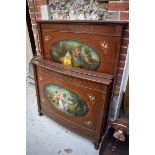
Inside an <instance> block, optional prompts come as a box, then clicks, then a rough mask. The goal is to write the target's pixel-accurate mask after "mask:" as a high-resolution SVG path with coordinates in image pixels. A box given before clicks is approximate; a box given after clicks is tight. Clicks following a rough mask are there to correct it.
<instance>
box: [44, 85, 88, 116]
mask: <svg viewBox="0 0 155 155" xmlns="http://www.w3.org/2000/svg"><path fill="white" fill-rule="evenodd" d="M44 95H45V97H46V98H47V100H48V101H49V102H50V103H51V104H52V105H53V106H54V107H55V108H56V109H58V110H60V111H62V112H64V113H66V114H70V115H74V116H83V115H85V114H86V113H87V112H88V107H87V105H86V103H85V102H84V101H83V100H82V99H81V98H80V97H79V96H78V95H77V94H75V93H74V92H72V91H70V90H68V89H65V88H63V87H61V86H58V85H55V84H47V85H45V86H44Z"/></svg>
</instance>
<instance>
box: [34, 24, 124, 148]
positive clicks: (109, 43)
mask: <svg viewBox="0 0 155 155" xmlns="http://www.w3.org/2000/svg"><path fill="white" fill-rule="evenodd" d="M37 23H38V25H37V28H38V31H39V41H40V49H41V51H40V56H37V57H35V58H34V59H33V66H34V74H35V83H36V91H37V99H38V110H39V114H40V115H42V114H45V115H47V116H49V117H50V118H52V119H53V120H55V121H57V122H58V123H60V124H61V125H63V126H64V127H66V128H69V129H71V130H73V131H75V132H76V133H79V134H81V135H83V136H85V137H88V138H90V139H91V140H92V141H93V143H94V144H95V148H98V146H99V143H100V141H101V138H102V135H103V133H104V132H105V126H106V120H107V119H106V116H107V114H108V107H109V104H108V103H109V100H110V97H111V90H112V86H113V79H114V76H115V74H116V71H117V63H118V56H119V49H120V44H121V35H122V31H123V26H124V23H123V22H97V21H92V22H90V21H37Z"/></svg>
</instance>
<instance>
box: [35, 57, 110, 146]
mask: <svg viewBox="0 0 155 155" xmlns="http://www.w3.org/2000/svg"><path fill="white" fill-rule="evenodd" d="M33 64H34V71H35V78H36V90H37V97H38V107H39V113H40V114H41V113H43V114H46V115H48V116H49V117H51V118H52V119H54V120H56V121H57V122H59V123H60V124H62V125H63V126H65V127H67V128H69V129H71V130H73V131H75V132H77V133H80V134H81V135H83V136H85V137H88V138H90V139H92V141H93V142H94V144H95V145H96V147H98V145H99V142H100V140H101V139H100V138H101V135H102V130H103V128H104V127H105V126H104V122H105V117H106V115H107V112H108V100H109V97H110V91H111V85H112V79H113V76H111V75H108V74H99V73H98V75H96V74H95V73H94V72H91V71H87V73H84V72H82V69H79V70H81V72H77V71H74V69H73V68H69V67H68V68H67V70H64V69H63V68H62V67H61V66H60V65H59V64H58V65H57V63H55V64H51V63H49V62H44V60H43V59H41V58H39V59H38V58H34V60H33ZM47 84H55V85H60V86H63V87H64V88H65V89H67V90H71V91H73V92H74V93H76V94H78V95H79V96H80V97H81V98H82V99H83V100H84V101H85V102H86V104H87V106H88V109H89V111H88V113H87V114H86V115H84V116H82V117H76V116H72V115H67V114H65V113H63V112H62V111H60V110H58V109H56V108H55V107H54V106H53V105H52V104H51V103H50V102H49V100H47V98H46V96H45V94H44V91H43V90H44V86H45V85H47Z"/></svg>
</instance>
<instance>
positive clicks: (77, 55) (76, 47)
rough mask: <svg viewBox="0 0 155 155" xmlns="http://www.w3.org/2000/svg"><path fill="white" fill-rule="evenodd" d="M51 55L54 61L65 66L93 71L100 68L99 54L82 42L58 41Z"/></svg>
mask: <svg viewBox="0 0 155 155" xmlns="http://www.w3.org/2000/svg"><path fill="white" fill-rule="evenodd" d="M50 53H51V57H52V59H53V60H54V61H56V62H59V63H62V64H64V65H68V66H72V67H79V68H83V69H87V70H93V71H95V70H97V69H98V67H99V66H100V57H99V55H98V54H97V52H96V51H95V50H94V49H92V48H91V47H89V46H87V45H86V44H84V43H82V42H80V41H75V40H62V41H58V42H56V43H54V44H53V45H52V46H51V49H50Z"/></svg>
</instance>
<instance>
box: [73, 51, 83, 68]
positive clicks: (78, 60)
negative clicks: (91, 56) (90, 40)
mask: <svg viewBox="0 0 155 155" xmlns="http://www.w3.org/2000/svg"><path fill="white" fill-rule="evenodd" d="M80 52H81V48H77V49H76V50H75V51H73V54H72V57H73V61H74V63H73V64H74V66H80V64H81V56H80Z"/></svg>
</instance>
